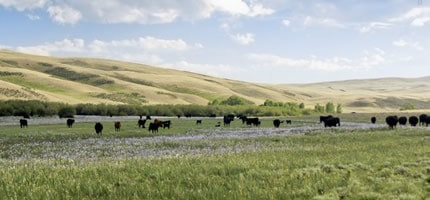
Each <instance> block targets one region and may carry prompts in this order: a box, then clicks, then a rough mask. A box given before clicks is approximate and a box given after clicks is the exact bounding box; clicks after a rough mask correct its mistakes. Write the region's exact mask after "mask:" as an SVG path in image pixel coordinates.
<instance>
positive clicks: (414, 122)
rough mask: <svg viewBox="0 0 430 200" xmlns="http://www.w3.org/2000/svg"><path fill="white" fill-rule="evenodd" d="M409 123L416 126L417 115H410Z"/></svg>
mask: <svg viewBox="0 0 430 200" xmlns="http://www.w3.org/2000/svg"><path fill="white" fill-rule="evenodd" d="M409 124H411V126H416V125H417V124H418V117H417V116H410V117H409Z"/></svg>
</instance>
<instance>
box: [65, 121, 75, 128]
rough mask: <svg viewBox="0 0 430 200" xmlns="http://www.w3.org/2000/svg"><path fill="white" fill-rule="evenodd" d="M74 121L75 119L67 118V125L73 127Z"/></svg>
mask: <svg viewBox="0 0 430 200" xmlns="http://www.w3.org/2000/svg"><path fill="white" fill-rule="evenodd" d="M74 123H75V120H74V119H67V120H66V124H67V127H69V128H72V126H73V124H74Z"/></svg>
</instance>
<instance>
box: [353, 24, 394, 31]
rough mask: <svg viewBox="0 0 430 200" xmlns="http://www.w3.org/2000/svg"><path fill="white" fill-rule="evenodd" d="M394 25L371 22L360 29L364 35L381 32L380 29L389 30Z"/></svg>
mask: <svg viewBox="0 0 430 200" xmlns="http://www.w3.org/2000/svg"><path fill="white" fill-rule="evenodd" d="M392 26H393V24H391V23H385V22H370V23H369V24H368V25H366V26H363V27H361V28H360V32H362V33H368V32H371V31H373V30H379V29H388V28H390V27H392Z"/></svg>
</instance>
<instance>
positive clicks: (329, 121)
mask: <svg viewBox="0 0 430 200" xmlns="http://www.w3.org/2000/svg"><path fill="white" fill-rule="evenodd" d="M320 120H321V117H320ZM322 122H324V127H332V126H334V127H336V126H340V119H339V117H333V116H331V115H329V116H327V117H323V118H322Z"/></svg>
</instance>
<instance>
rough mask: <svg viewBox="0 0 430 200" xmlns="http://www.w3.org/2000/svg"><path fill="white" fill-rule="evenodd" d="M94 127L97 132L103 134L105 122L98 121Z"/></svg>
mask: <svg viewBox="0 0 430 200" xmlns="http://www.w3.org/2000/svg"><path fill="white" fill-rule="evenodd" d="M94 129H95V130H96V133H97V134H102V131H103V124H102V123H100V122H96V124H95V125H94Z"/></svg>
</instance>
